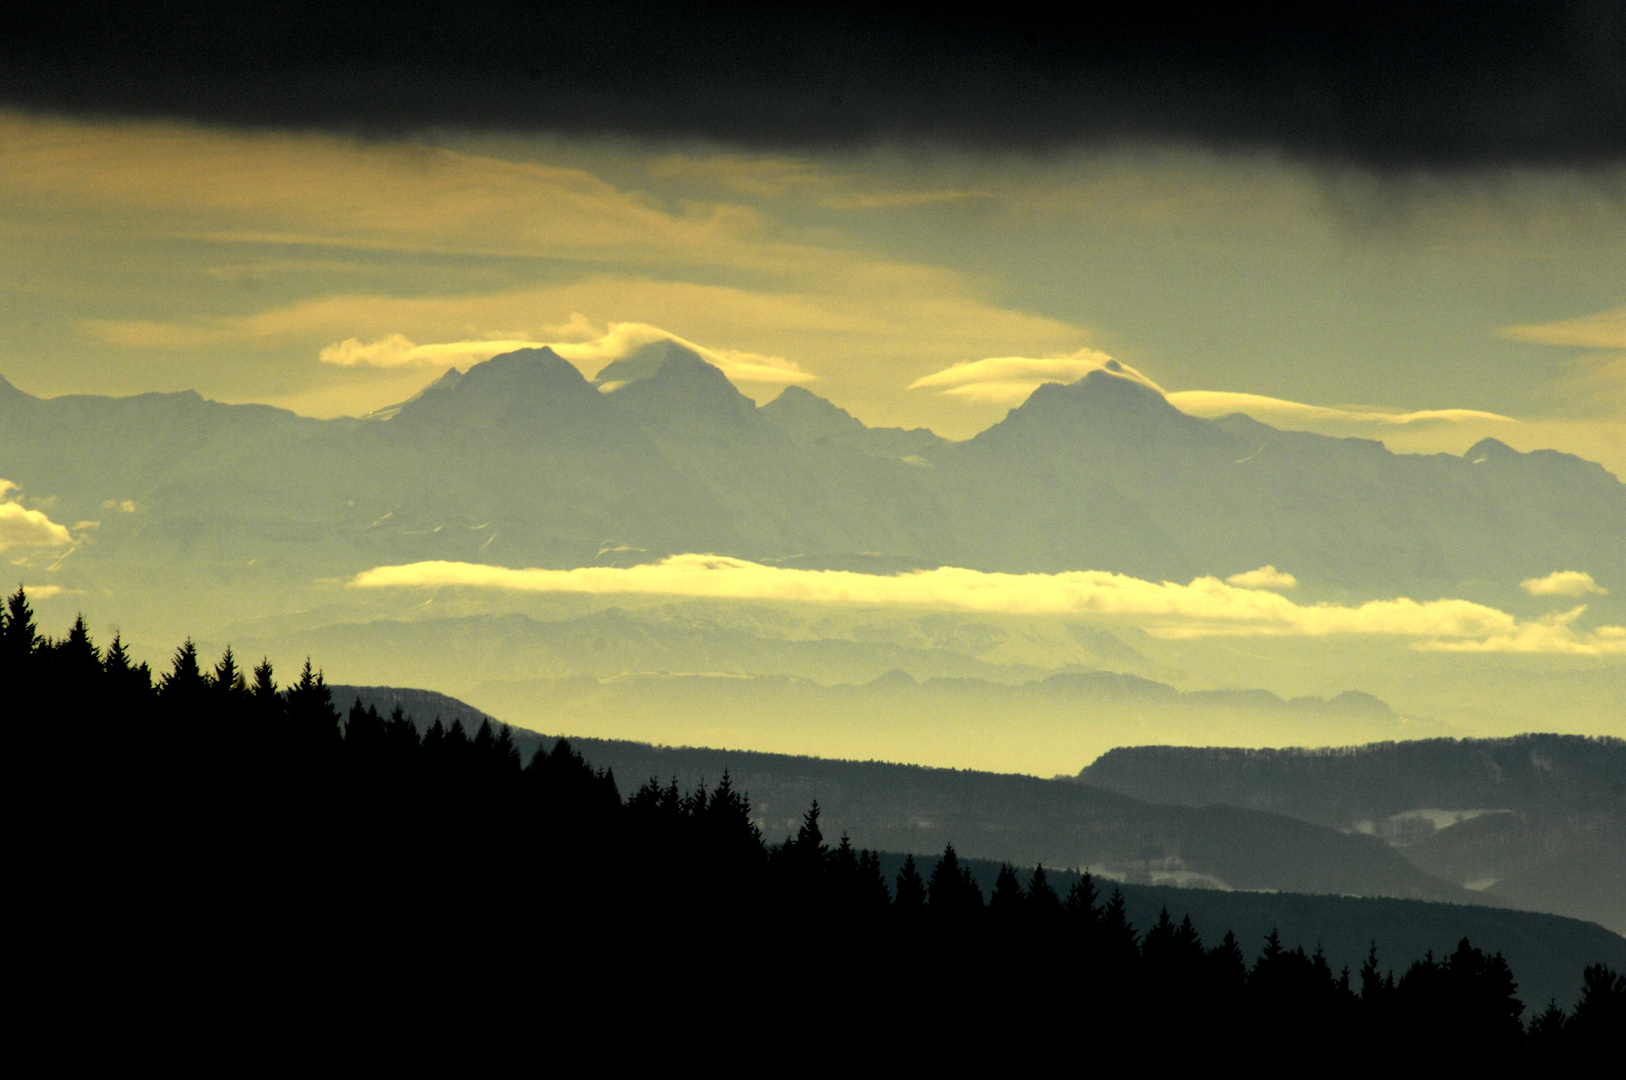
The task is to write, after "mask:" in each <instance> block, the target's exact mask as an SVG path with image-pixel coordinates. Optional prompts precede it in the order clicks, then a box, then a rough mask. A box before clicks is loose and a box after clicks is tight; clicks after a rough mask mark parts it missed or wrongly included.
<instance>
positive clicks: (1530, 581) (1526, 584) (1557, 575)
mask: <svg viewBox="0 0 1626 1080" xmlns="http://www.w3.org/2000/svg"><path fill="white" fill-rule="evenodd" d="M1519 588H1521V589H1523V590H1524V591H1525V592H1527V593H1529V594H1530V595H1531V596H1586V595H1587V594H1589V593H1595V594H1597V595H1598V596H1608V595H1609V590H1608V589H1606V588H1604V587H1603V586H1602V585H1599V584H1598V583H1597V582H1596V581H1593V580H1592V575H1591V574H1586V573H1582V572H1581V571H1579V570H1554V571H1553V572H1552V573H1550V574H1548V575H1547V576H1546V577H1539V578H1525V579H1524V580H1523V581H1521V582H1519Z"/></svg>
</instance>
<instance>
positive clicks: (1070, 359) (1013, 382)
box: [909, 349, 1162, 405]
mask: <svg viewBox="0 0 1626 1080" xmlns="http://www.w3.org/2000/svg"><path fill="white" fill-rule="evenodd" d="M1100 368H1105V369H1106V370H1108V371H1111V372H1113V373H1115V374H1118V375H1121V376H1124V377H1125V378H1131V379H1134V380H1135V381H1137V382H1141V383H1144V384H1145V385H1147V386H1150V387H1152V388H1153V389H1154V390H1157V391H1158V392H1159V393H1161V392H1162V388H1161V387H1159V386H1158V385H1157V384H1156V383H1154V382H1152V380H1150V379H1148V378H1147V377H1146V376H1144V375H1142V374H1141V373H1140V372H1138V371H1136V370H1135V369H1134V368H1132V367H1129V366H1128V365H1126V364H1121V363H1119V362H1118V361H1117V360H1114V359H1113V358H1112V357H1110V356H1108V355H1107V354H1106V353H1104V352H1100V351H1098V350H1096V349H1079V350H1078V351H1077V352H1074V353H1071V354H1068V355H1065V356H1048V357H1039V358H1035V357H1028V356H992V357H989V358H988V359H986V360H969V361H966V362H964V363H959V364H954V365H952V366H951V367H946V368H944V369H943V370H941V371H934V372H933V373H932V374H930V375H923V376H921V377H920V378H918V379H916V380H915V381H914V382H912V383H910V384H909V389H911V390H936V391H937V392H938V393H939V394H942V395H944V396H947V397H956V398H959V399H961V400H963V401H972V402H979V403H981V402H987V403H994V404H1004V405H1015V404H1018V403H1020V402H1022V401H1024V400H1025V399H1026V398H1027V396H1028V395H1029V394H1031V393H1033V391H1035V390H1037V389H1038V388H1039V387H1040V386H1041V385H1043V384H1044V383H1047V382H1059V383H1070V382H1077V381H1078V380H1079V379H1082V378H1083V377H1084V376H1086V375H1088V374H1089V373H1090V372H1092V371H1095V370H1097V369H1100Z"/></svg>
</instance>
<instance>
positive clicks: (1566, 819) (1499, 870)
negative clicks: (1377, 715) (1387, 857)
mask: <svg viewBox="0 0 1626 1080" xmlns="http://www.w3.org/2000/svg"><path fill="white" fill-rule="evenodd" d="M1079 779H1080V780H1082V781H1084V782H1085V783H1087V784H1091V785H1095V786H1097V787H1101V788H1105V789H1107V790H1110V791H1115V792H1118V793H1120V794H1125V795H1130V796H1133V797H1135V798H1141V799H1148V800H1152V801H1155V802H1163V803H1171V804H1178V805H1184V806H1208V805H1216V804H1218V805H1227V806H1235V807H1247V808H1250V809H1256V810H1270V811H1272V812H1275V813H1280V814H1287V815H1290V816H1292V817H1296V818H1300V819H1302V820H1304V821H1310V822H1316V823H1318V824H1321V825H1326V826H1329V827H1332V828H1337V829H1343V830H1347V831H1352V832H1361V833H1366V834H1372V835H1376V836H1380V837H1382V838H1383V839H1385V840H1386V841H1387V842H1388V843H1389V844H1390V845H1391V846H1392V847H1393V848H1394V849H1395V850H1396V851H1397V852H1399V853H1400V854H1401V855H1402V856H1404V857H1405V858H1406V860H1407V861H1409V862H1410V863H1412V865H1414V866H1416V867H1418V868H1419V869H1421V870H1424V871H1426V872H1427V873H1429V874H1431V875H1433V876H1436V877H1438V878H1441V879H1443V880H1446V881H1451V882H1457V883H1459V884H1462V885H1464V886H1466V887H1468V888H1470V889H1472V890H1475V891H1478V892H1480V893H1482V895H1484V896H1485V897H1486V898H1487V899H1492V900H1498V901H1501V902H1504V903H1508V904H1511V905H1513V906H1515V907H1528V908H1533V909H1535V910H1539V911H1554V912H1560V913H1562V914H1566V915H1573V916H1576V917H1579V918H1584V919H1590V920H1593V921H1596V922H1599V923H1602V924H1603V925H1605V926H1608V927H1609V928H1610V929H1612V930H1614V931H1615V932H1616V933H1626V741H1622V740H1621V739H1618V738H1609V737H1597V738H1583V737H1581V736H1575V735H1520V736H1518V737H1516V738H1508V739H1460V740H1459V739H1427V740H1418V741H1415V742H1399V743H1377V744H1374V745H1370V746H1354V747H1344V748H1341V749H1329V750H1252V749H1241V748H1236V747H1176V746H1136V747H1125V748H1123V749H1118V750H1113V751H1112V752H1111V753H1108V754H1104V755H1103V756H1102V757H1101V758H1099V759H1098V760H1097V761H1096V762H1095V763H1094V764H1092V765H1090V766H1089V767H1088V768H1086V769H1084V770H1083V771H1082V772H1081V773H1080V774H1079Z"/></svg>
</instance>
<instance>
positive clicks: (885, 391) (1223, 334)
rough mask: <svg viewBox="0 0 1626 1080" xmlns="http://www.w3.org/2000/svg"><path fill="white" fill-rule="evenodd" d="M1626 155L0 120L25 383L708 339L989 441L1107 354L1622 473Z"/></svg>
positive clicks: (237, 391)
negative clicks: (777, 147) (750, 145)
mask: <svg viewBox="0 0 1626 1080" xmlns="http://www.w3.org/2000/svg"><path fill="white" fill-rule="evenodd" d="M1623 282H1626V173H1622V172H1621V171H1619V170H1615V171H1608V170H1604V171H1598V170H1593V171H1590V172H1566V171H1563V170H1557V169H1553V170H1529V169H1527V170H1508V169H1503V170H1500V171H1496V172H1486V173H1483V174H1478V175H1464V174H1458V175H1455V176H1454V177H1452V178H1451V179H1449V180H1446V179H1441V178H1439V177H1433V176H1429V175H1426V174H1416V175H1410V176H1393V175H1391V176H1386V177H1383V178H1379V177H1375V176H1372V175H1368V174H1364V173H1360V172H1355V171H1339V170H1336V169H1332V168H1329V167H1320V168H1311V167H1308V166H1304V165H1297V164H1292V163H1289V162H1286V161H1284V160H1281V159H1278V158H1274V157H1271V156H1268V155H1229V156H1228V155H1221V154H1216V153H1213V152H1208V151H1198V150H1192V149H1182V148H1179V147H1171V146H1161V147H1143V148H1140V149H1118V150H1112V151H1092V152H1085V151H1069V152H1065V153H1064V152H1055V153H1052V154H1048V155H1036V154H1028V155H1017V154H1009V155H994V154H988V153H983V154H969V153H965V152H950V151H946V150H945V151H941V152H933V151H929V150H923V149H914V150H909V151H904V150H885V149H881V150H876V149H869V150H864V151H861V152H859V151H854V152H845V153H841V152H834V151H832V152H826V153H820V154H809V155H806V156H787V155H775V154H767V153H740V152H733V151H726V150H722V149H718V148H716V147H709V146H704V145H694V144H656V143H639V142H631V141H625V140H619V141H614V140H577V141H569V140H562V139H558V138H542V137H518V136H503V137H495V136H477V135H473V134H469V133H460V132H455V131H452V132H429V133H420V134H418V135H416V136H414V137H411V138H405V137H403V138H399V139H378V140H372V141H363V140H357V139H350V138H344V137H338V136H333V135H318V134H306V133H299V132H283V133H244V132H241V131H234V130H226V129H210V128H204V127H198V126H193V125H188V124H180V123H156V122H134V121H132V122H117V123H114V122H93V121H85V120H65V119H60V118H56V117H52V116H49V115H34V114H23V113H17V112H11V113H0V375H3V376H5V377H6V378H7V379H9V380H10V381H11V382H13V383H14V384H16V385H17V386H19V387H20V388H22V389H24V390H27V391H29V392H31V393H36V394H40V395H46V396H54V395H58V394H65V393H112V394H128V393H137V392H143V391H148V390H179V389H188V388H191V389H197V390H198V391H200V392H201V393H203V394H205V395H206V396H208V397H212V398H216V399H219V400H223V401H234V402H242V401H260V402H270V403H273V404H278V405H283V406H286V407H288V408H292V409H295V410H297V411H299V412H303V413H307V414H311V415H318V416H332V415H343V414H351V415H354V414H361V413H365V412H368V411H370V410H372V409H376V408H379V407H381V406H384V405H387V404H390V403H392V402H394V401H397V400H400V399H402V398H405V397H407V396H410V395H411V394H412V393H414V392H415V391H416V390H417V389H419V388H420V387H421V386H422V385H424V384H425V383H427V382H429V381H431V380H432V379H434V378H435V377H437V376H438V375H439V374H440V373H441V372H443V371H444V370H445V369H446V368H447V367H449V366H453V365H455V366H459V367H467V365H468V364H470V363H474V362H478V361H479V360H481V359H484V358H486V357H488V356H490V355H492V354H493V353H495V352H497V351H501V350H503V349H507V348H513V347H517V346H519V345H522V344H525V343H540V342H547V343H553V344H555V345H556V346H558V347H560V351H561V352H562V353H563V354H564V355H566V356H567V358H569V359H571V360H572V361H573V362H575V363H577V364H578V365H579V366H581V367H583V369H584V370H585V371H587V372H589V373H591V372H593V371H595V370H596V369H597V368H598V367H601V366H602V365H603V364H604V363H607V362H609V360H611V359H614V358H615V356H617V355H621V354H623V353H624V352H625V351H627V350H629V349H631V348H635V347H637V346H638V345H639V344H642V343H644V342H646V341H649V340H653V339H656V338H659V337H663V336H673V337H677V338H679V339H681V340H684V341H686V342H689V343H691V344H693V345H694V346H695V347H697V348H699V349H700V350H702V351H703V352H704V353H705V354H706V355H707V356H708V358H710V359H712V361H713V362H714V363H717V364H718V365H719V366H720V367H722V368H723V369H724V370H725V371H726V372H728V373H729V375H730V376H731V377H732V378H733V379H734V380H735V382H736V384H737V385H738V386H739V387H740V388H741V389H742V390H743V391H745V392H746V393H748V394H750V395H751V396H753V397H755V398H757V399H758V400H767V399H768V398H770V397H772V396H773V395H774V394H776V393H778V392H779V390H780V388H781V387H783V386H785V385H787V384H790V383H797V384H800V385H804V386H806V387H808V388H809V389H811V390H813V391H815V392H817V393H819V394H822V395H824V396H826V397H829V398H830V399H832V400H834V401H835V402H837V403H838V404H840V405H842V406H844V407H846V408H848V409H849V410H851V411H852V412H854V413H855V414H856V415H858V416H859V417H861V418H862V419H864V420H865V421H867V422H869V423H871V424H901V425H905V426H929V427H931V428H933V429H934V430H937V431H938V432H939V433H941V434H944V435H946V436H949V437H954V438H962V437H966V436H969V435H971V434H973V433H974V432H976V431H978V430H980V429H981V428H983V427H986V426H987V425H988V424H990V423H992V422H993V421H995V420H997V419H998V418H999V417H1000V416H1001V415H1003V413H1004V411H1005V410H1006V409H1007V408H1009V407H1010V406H1011V405H1013V404H1015V403H1017V402H1019V401H1020V400H1021V398H1022V397H1023V396H1024V395H1025V394H1026V393H1027V392H1028V391H1029V390H1031V388H1032V386H1033V385H1036V384H1037V382H1038V381H1040V380H1043V379H1068V378H1076V377H1077V376H1078V375H1080V374H1082V373H1083V372H1084V371H1086V370H1088V369H1089V368H1091V367H1094V366H1097V365H1098V364H1100V363H1102V362H1105V360H1106V359H1107V358H1109V357H1110V358H1117V359H1119V360H1120V361H1121V362H1123V363H1125V364H1129V365H1132V366H1133V368H1134V369H1135V370H1136V371H1138V372H1140V373H1141V374H1142V375H1143V376H1144V377H1145V378H1146V379H1147V380H1148V381H1151V382H1153V383H1155V385H1157V386H1159V387H1160V388H1161V389H1163V390H1164V391H1165V392H1167V393H1169V394H1170V395H1171V397H1172V398H1173V400H1175V402H1176V404H1178V405H1180V407H1182V408H1185V409H1187V410H1188V411H1191V412H1196V413H1199V414H1201V415H1218V414H1221V413H1224V412H1229V411H1245V412H1249V413H1252V414H1253V415H1256V416H1258V417H1259V418H1260V419H1262V420H1265V421H1266V422H1269V423H1275V424H1278V425H1280V426H1287V427H1301V428H1306V429H1309V430H1320V431H1326V432H1328V433H1332V434H1352V435H1363V436H1366V437H1371V438H1381V439H1383V440H1384V441H1385V442H1386V443H1388V444H1389V445H1390V446H1391V447H1392V448H1394V449H1397V450H1426V451H1434V450H1449V451H1452V452H1461V451H1462V450H1463V449H1465V448H1466V447H1467V446H1468V445H1469V444H1471V443H1472V442H1473V441H1475V440H1477V439H1478V438H1480V437H1482V436H1484V435H1495V436H1496V437H1498V438H1501V439H1503V440H1504V441H1506V442H1508V443H1510V444H1512V445H1514V446H1516V447H1518V448H1520V449H1532V448H1535V447H1537V446H1551V447H1556V448H1558V449H1564V450H1570V451H1572V452H1575V453H1579V454H1581V455H1583V456H1585V457H1588V458H1591V459H1593V460H1599V461H1602V462H1604V463H1605V464H1606V465H1607V466H1608V467H1610V468H1611V469H1612V470H1613V471H1615V472H1616V474H1617V475H1626V285H1623V284H1622V283H1623Z"/></svg>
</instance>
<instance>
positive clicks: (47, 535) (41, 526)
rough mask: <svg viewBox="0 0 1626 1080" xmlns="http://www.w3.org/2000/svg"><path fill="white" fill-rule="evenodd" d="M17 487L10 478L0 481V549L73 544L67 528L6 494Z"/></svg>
mask: <svg viewBox="0 0 1626 1080" xmlns="http://www.w3.org/2000/svg"><path fill="white" fill-rule="evenodd" d="M16 490H17V485H16V484H13V483H12V482H11V481H9V480H0V499H4V500H6V501H4V502H0V551H5V550H7V549H9V548H15V547H62V546H63V545H65V544H71V543H73V536H72V534H70V533H69V532H68V530H67V529H65V528H63V527H62V526H61V525H58V524H57V523H56V522H54V521H52V520H51V519H50V518H49V517H47V516H46V515H45V514H44V513H42V512H41V511H39V510H30V509H28V508H27V507H25V506H23V504H22V503H20V502H18V501H16V500H15V499H8V498H7V496H8V495H9V494H10V493H11V492H13V491H16Z"/></svg>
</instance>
